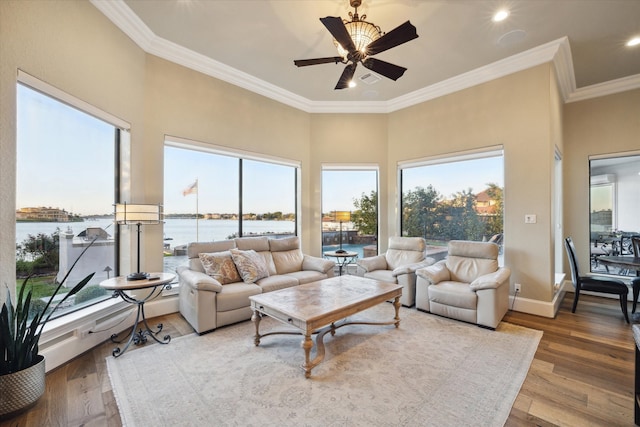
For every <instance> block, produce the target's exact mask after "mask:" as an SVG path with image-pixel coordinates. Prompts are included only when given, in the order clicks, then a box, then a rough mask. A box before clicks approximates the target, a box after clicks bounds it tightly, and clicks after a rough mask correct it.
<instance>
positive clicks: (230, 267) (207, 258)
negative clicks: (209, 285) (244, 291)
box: [198, 251, 242, 285]
mask: <svg viewBox="0 0 640 427" xmlns="http://www.w3.org/2000/svg"><path fill="white" fill-rule="evenodd" d="M198 257H199V258H200V261H201V262H202V266H203V268H204V272H205V273H206V274H207V275H209V276H211V277H213V278H214V279H216V280H217V281H218V282H220V283H221V284H223V285H226V284H227V283H234V282H240V281H241V280H242V277H240V274H239V273H238V269H237V268H236V265H235V263H234V262H233V259H232V258H231V252H230V251H223V252H214V253H206V252H205V253H200V254H198Z"/></svg>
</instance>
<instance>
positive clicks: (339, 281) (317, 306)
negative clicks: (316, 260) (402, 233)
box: [249, 276, 402, 323]
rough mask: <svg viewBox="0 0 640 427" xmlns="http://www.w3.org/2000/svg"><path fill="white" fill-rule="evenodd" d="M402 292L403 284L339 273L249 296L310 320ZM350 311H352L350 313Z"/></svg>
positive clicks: (287, 313)
mask: <svg viewBox="0 0 640 427" xmlns="http://www.w3.org/2000/svg"><path fill="white" fill-rule="evenodd" d="M401 294H402V285H398V284H396V283H385V282H379V281H377V280H373V279H367V278H364V277H359V276H339V277H332V278H329V279H324V280H320V281H317V282H312V283H307V284H304V285H299V286H293V287H291V288H286V289H280V290H277V291H272V292H267V293H265V294H260V295H253V296H251V297H249V299H250V300H251V301H252V305H254V306H259V305H264V306H266V307H269V308H271V309H275V310H277V311H279V312H281V313H283V314H286V315H289V316H291V317H294V318H296V319H300V320H303V321H304V322H307V323H313V321H314V320H315V319H319V318H326V317H327V315H328V314H330V313H341V315H344V314H345V312H348V311H350V310H349V309H350V308H353V309H354V311H353V312H354V313H356V312H358V311H360V310H361V308H360V306H361V305H362V304H366V305H368V306H371V302H372V300H377V301H378V303H379V302H383V301H385V300H387V299H391V298H394V297H396V296H399V295H401ZM346 314H347V315H348V314H349V313H346Z"/></svg>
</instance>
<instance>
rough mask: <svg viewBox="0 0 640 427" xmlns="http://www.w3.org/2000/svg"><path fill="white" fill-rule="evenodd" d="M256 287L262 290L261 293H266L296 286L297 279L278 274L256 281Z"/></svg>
mask: <svg viewBox="0 0 640 427" xmlns="http://www.w3.org/2000/svg"><path fill="white" fill-rule="evenodd" d="M256 285H258V286H260V288H262V293H266V292H271V291H277V290H278V289H285V288H290V287H292V286H296V285H298V279H296V278H295V277H291V276H289V275H281V274H278V275H275V276H269V277H265V278H263V279H260V280H258V281H256Z"/></svg>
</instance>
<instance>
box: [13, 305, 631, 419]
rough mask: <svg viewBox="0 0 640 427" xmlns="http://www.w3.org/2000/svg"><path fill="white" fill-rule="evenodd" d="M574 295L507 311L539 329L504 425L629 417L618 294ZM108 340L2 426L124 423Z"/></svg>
mask: <svg viewBox="0 0 640 427" xmlns="http://www.w3.org/2000/svg"><path fill="white" fill-rule="evenodd" d="M572 297H573V294H568V295H567V296H566V297H565V299H564V301H563V302H562V306H561V308H560V311H559V313H558V316H557V317H556V318H555V319H548V318H543V317H538V316H532V315H528V314H523V313H517V312H509V313H507V315H506V317H505V318H504V321H507V322H510V323H514V324H518V325H522V326H526V327H529V328H532V329H538V330H542V331H544V335H543V337H542V340H541V341H540V345H539V346H538V350H537V352H536V355H535V359H534V361H533V363H532V365H531V368H530V370H529V373H528V375H527V378H526V380H525V382H524V384H523V385H522V388H521V390H520V393H519V394H518V397H517V399H516V401H515V403H514V405H513V409H512V410H511V414H510V416H509V419H508V420H507V423H506V426H632V425H633V383H634V381H633V373H634V342H633V334H632V332H631V327H630V326H629V325H627V324H626V323H625V321H624V319H623V317H622V313H621V310H620V306H619V303H618V301H617V300H613V299H608V298H598V297H593V296H588V295H585V296H582V297H581V298H580V303H579V304H578V310H577V312H576V313H575V314H572V313H571V302H572ZM427 315H428V314H426V313H425V316H427ZM157 323H163V324H164V328H165V329H164V331H166V332H167V333H169V334H170V335H171V337H172V338H176V337H179V336H181V335H185V334H189V333H192V332H193V330H192V329H191V327H190V326H189V325H188V324H187V322H186V321H185V320H184V319H183V318H182V317H181V316H180V315H179V314H171V315H168V316H162V317H158V318H155V319H153V320H152V321H150V324H157ZM164 331H163V332H164ZM214 333H215V332H214ZM145 345H159V344H156V343H155V342H153V341H152V340H150V341H149V342H148V343H147V344H145ZM113 347H114V346H113V344H111V343H110V342H105V343H103V344H102V345H100V346H98V347H96V348H94V349H93V350H92V351H90V352H87V353H85V354H83V355H81V356H79V357H77V358H76V359H74V360H72V361H70V362H69V363H67V364H66V365H64V366H61V367H59V368H57V369H56V370H54V371H52V372H50V373H49V374H47V387H46V391H45V395H44V396H43V397H42V398H41V399H40V400H39V401H38V403H37V404H36V406H35V407H33V408H32V409H31V410H29V411H28V412H26V413H23V414H21V415H19V416H17V417H15V418H13V419H11V420H7V421H4V422H2V423H0V427H5V426H121V425H122V424H121V422H120V416H119V414H118V407H117V405H116V402H115V399H114V396H113V393H112V391H111V384H110V382H109V376H108V373H107V370H106V363H105V358H106V357H107V356H109V355H110V354H111V351H112V350H113ZM135 349H136V347H135V346H133V347H132V348H130V349H129V350H128V351H135Z"/></svg>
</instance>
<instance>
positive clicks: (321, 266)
mask: <svg viewBox="0 0 640 427" xmlns="http://www.w3.org/2000/svg"><path fill="white" fill-rule="evenodd" d="M335 265H336V263H335V262H333V261H331V260H328V259H324V258H320V257H315V256H311V255H304V258H303V259H302V269H303V270H306V271H309V270H313V271H319V272H320V273H324V274H327V272H328V271H329V270H332V269H333V267H335Z"/></svg>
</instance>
